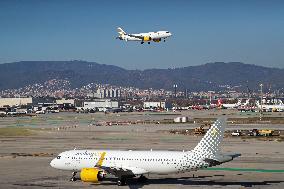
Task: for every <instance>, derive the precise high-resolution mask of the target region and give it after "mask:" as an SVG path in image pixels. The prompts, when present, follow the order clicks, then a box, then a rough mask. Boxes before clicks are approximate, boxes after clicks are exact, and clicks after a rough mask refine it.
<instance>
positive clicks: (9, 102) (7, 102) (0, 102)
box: [0, 98, 33, 107]
mask: <svg viewBox="0 0 284 189" xmlns="http://www.w3.org/2000/svg"><path fill="white" fill-rule="evenodd" d="M32 102H33V100H32V98H0V107H5V106H9V107H13V106H26V105H28V104H32Z"/></svg>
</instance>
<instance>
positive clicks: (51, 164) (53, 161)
mask: <svg viewBox="0 0 284 189" xmlns="http://www.w3.org/2000/svg"><path fill="white" fill-rule="evenodd" d="M50 166H51V167H53V168H55V160H54V159H53V160H51V162H50Z"/></svg>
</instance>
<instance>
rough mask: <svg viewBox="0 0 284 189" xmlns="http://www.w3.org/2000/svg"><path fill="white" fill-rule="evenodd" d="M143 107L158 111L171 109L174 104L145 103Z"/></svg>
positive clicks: (160, 102)
mask: <svg viewBox="0 0 284 189" xmlns="http://www.w3.org/2000/svg"><path fill="white" fill-rule="evenodd" d="M143 107H144V108H145V109H151V108H156V109H171V108H172V104H171V103H169V102H162V101H159V102H144V103H143Z"/></svg>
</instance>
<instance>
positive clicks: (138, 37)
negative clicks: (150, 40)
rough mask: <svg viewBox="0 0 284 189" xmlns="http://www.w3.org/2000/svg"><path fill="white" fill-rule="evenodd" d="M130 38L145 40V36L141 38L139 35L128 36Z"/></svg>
mask: <svg viewBox="0 0 284 189" xmlns="http://www.w3.org/2000/svg"><path fill="white" fill-rule="evenodd" d="M127 35H128V36H129V37H135V38H137V39H141V40H143V39H144V36H139V35H132V34H127Z"/></svg>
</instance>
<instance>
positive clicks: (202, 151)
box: [50, 118, 240, 185]
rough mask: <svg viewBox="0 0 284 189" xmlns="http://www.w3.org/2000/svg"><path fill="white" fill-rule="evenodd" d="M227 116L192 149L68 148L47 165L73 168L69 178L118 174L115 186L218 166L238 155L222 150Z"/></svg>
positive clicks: (91, 179) (95, 178) (92, 178)
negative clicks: (155, 176) (127, 149)
mask: <svg viewBox="0 0 284 189" xmlns="http://www.w3.org/2000/svg"><path fill="white" fill-rule="evenodd" d="M225 125H226V119H225V118H219V119H218V120H217V121H216V122H215V123H214V124H213V125H212V127H211V128H210V129H209V130H208V131H207V133H206V134H205V136H204V137H203V138H202V139H201V141H200V142H199V143H198V144H197V146H196V147H195V148H194V149H193V150H191V151H152V150H150V151H132V150H129V151H118V150H71V151H65V152H62V153H60V154H59V155H58V156H57V157H56V158H55V159H53V160H52V161H51V163H50V165H51V166H52V167H54V168H57V169H61V170H69V171H73V176H72V178H71V180H72V181H74V180H75V175H76V173H77V172H79V171H80V178H81V180H82V181H86V182H98V181H101V180H103V179H104V177H105V174H112V175H114V176H116V177H118V182H117V184H118V185H124V184H125V183H126V179H128V178H133V177H135V176H140V177H139V179H138V181H144V180H145V179H146V177H144V176H143V174H149V173H157V174H167V173H179V172H186V171H192V170H197V169H203V168H207V167H212V166H216V165H220V164H222V163H225V162H228V161H231V160H233V159H234V158H235V157H238V156H240V154H223V153H221V148H220V144H221V142H222V140H223V136H224V131H225Z"/></svg>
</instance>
